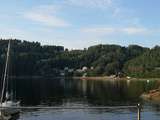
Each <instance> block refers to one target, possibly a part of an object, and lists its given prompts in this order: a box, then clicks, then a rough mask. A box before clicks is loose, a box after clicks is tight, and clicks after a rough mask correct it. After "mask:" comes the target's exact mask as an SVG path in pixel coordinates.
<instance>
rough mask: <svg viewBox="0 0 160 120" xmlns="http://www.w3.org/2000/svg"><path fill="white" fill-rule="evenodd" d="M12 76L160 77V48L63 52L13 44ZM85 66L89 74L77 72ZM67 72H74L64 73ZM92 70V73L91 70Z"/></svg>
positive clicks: (1, 52) (1, 46)
mask: <svg viewBox="0 0 160 120" xmlns="http://www.w3.org/2000/svg"><path fill="white" fill-rule="evenodd" d="M7 45H8V40H3V39H1V40H0V74H2V73H3V71H4V65H5V59H6V51H7ZM10 55H11V57H10V58H11V60H10V63H11V64H10V74H11V75H13V76H59V75H60V73H61V72H63V73H65V76H66V75H67V76H72V75H74V76H82V75H84V73H86V75H87V76H104V75H117V74H119V73H125V74H127V75H129V76H134V77H160V47H159V46H156V47H154V48H153V49H149V48H144V47H141V46H138V45H130V46H128V47H122V46H119V45H96V46H91V47H89V48H88V49H84V50H68V49H67V48H66V49H65V50H64V47H63V46H49V45H48V46H46V45H45V46H44V45H41V44H40V43H38V42H28V41H21V40H16V39H15V40H11V53H10ZM84 66H86V67H87V68H88V69H87V71H82V72H78V71H77V69H82V68H83V67H84ZM64 68H68V69H69V70H70V69H72V70H74V71H73V72H69V71H65V70H64ZM91 68H92V69H91Z"/></svg>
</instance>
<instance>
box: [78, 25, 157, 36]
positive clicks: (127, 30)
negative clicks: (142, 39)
mask: <svg viewBox="0 0 160 120" xmlns="http://www.w3.org/2000/svg"><path fill="white" fill-rule="evenodd" d="M81 31H82V32H84V33H88V34H95V35H100V36H104V35H116V34H119V33H121V34H127V35H149V34H152V33H153V32H156V31H157V30H151V29H148V28H143V27H92V28H83V29H81Z"/></svg>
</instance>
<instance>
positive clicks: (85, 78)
mask: <svg viewBox="0 0 160 120" xmlns="http://www.w3.org/2000/svg"><path fill="white" fill-rule="evenodd" d="M73 79H80V80H160V78H126V77H122V78H119V77H109V76H99V77H98V76H97V77H73Z"/></svg>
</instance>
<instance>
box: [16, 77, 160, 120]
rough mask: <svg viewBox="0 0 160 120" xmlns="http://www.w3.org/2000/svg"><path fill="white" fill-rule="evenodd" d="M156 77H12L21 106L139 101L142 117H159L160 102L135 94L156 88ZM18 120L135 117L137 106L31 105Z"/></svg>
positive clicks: (129, 119) (144, 119)
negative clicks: (93, 78) (141, 78)
mask: <svg viewBox="0 0 160 120" xmlns="http://www.w3.org/2000/svg"><path fill="white" fill-rule="evenodd" d="M14 81H15V80H14ZM159 85H160V81H150V82H147V80H143V81H141V80H138V81H125V80H124V81H123V80H121V81H113V80H110V81H105V80H71V79H58V78H57V79H51V78H50V79H47V78H46V79H16V82H14V88H16V94H17V96H16V97H17V99H19V100H21V104H22V105H23V106H39V105H41V106H64V107H65V106H71V107H73V106H76V107H77V106H80V107H85V106H90V107H95V106H120V105H136V104H137V103H142V105H143V109H142V120H159V117H160V105H158V104H151V103H147V102H145V101H143V100H141V99H140V98H139V96H140V95H141V94H142V93H143V92H146V91H149V90H150V89H154V88H158V86H159ZM18 120H137V109H135V108H126V109H76V110H75V109H74V110H71V109H52V110H51V109H49V110H46V109H31V110H22V112H21V114H20V117H19V118H18Z"/></svg>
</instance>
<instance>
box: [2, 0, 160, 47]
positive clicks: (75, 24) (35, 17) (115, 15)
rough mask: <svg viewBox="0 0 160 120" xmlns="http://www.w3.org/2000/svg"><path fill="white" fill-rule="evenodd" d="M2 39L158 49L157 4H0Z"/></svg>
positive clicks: (72, 0)
mask: <svg viewBox="0 0 160 120" xmlns="http://www.w3.org/2000/svg"><path fill="white" fill-rule="evenodd" d="M0 2H1V4H0V37H1V38H17V39H22V40H28V41H38V42H41V43H42V44H50V45H63V46H65V47H67V48H70V49H79V48H85V47H88V46H91V45H95V44H119V45H123V46H127V45H129V44H139V45H142V46H146V47H153V46H155V45H159V44H160V24H159V23H160V7H159V5H160V1H159V0H154V1H152V0H0Z"/></svg>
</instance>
